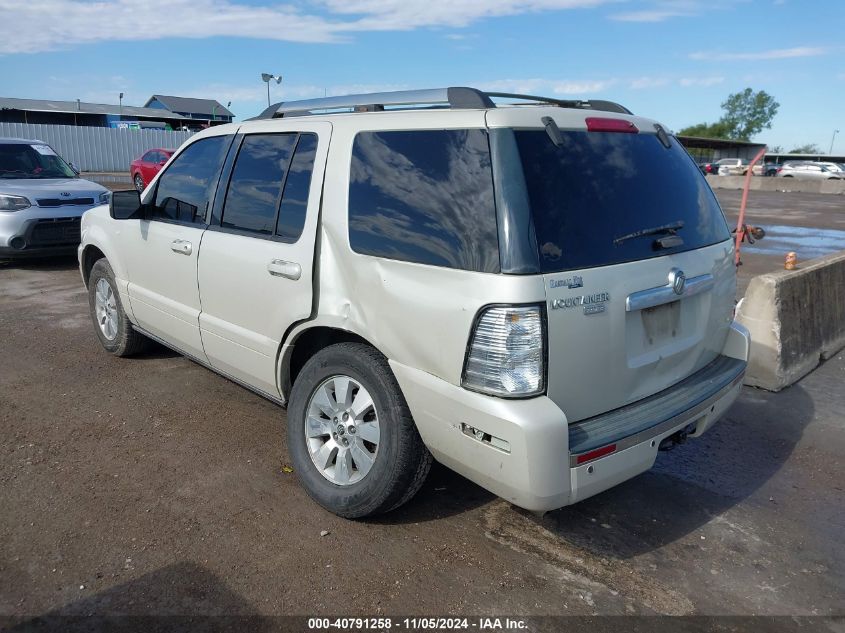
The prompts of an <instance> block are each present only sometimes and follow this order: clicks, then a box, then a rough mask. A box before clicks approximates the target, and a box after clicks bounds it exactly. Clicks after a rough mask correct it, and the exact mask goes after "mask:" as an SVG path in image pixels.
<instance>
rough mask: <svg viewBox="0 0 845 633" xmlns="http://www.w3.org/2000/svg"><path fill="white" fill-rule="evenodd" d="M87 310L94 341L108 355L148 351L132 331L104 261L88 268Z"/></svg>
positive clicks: (115, 285)
mask: <svg viewBox="0 0 845 633" xmlns="http://www.w3.org/2000/svg"><path fill="white" fill-rule="evenodd" d="M98 294H99V297H98ZM106 306H108V307H106ZM88 309H89V310H90V312H91V320H92V321H93V322H94V331H95V332H96V333H97V338H99V339H100V343H101V344H102V346H103V348H104V349H105V350H106V351H107V352H109V353H110V354H114V355H115V356H131V355H132V354H137V353H138V352H141V351H143V350H144V349H146V348H147V346H148V344H149V339H148V338H147V337H145V336H144V335H143V334H140V333H138V332H137V331H135V330H134V329H133V328H132V323H130V321H129V318H128V317H127V316H126V312H125V311H124V309H123V304H122V303H121V302H120V295H119V294H118V292H117V284H116V283H115V280H114V271H112V269H111V266H110V265H109V263H108V261H106V259H105V258H102V259H98V260H97V261H96V262H95V263H94V266H93V267H92V268H91V274H90V275H89V277H88ZM104 310H105V312H104ZM112 317H113V318H112ZM109 324H110V325H109Z"/></svg>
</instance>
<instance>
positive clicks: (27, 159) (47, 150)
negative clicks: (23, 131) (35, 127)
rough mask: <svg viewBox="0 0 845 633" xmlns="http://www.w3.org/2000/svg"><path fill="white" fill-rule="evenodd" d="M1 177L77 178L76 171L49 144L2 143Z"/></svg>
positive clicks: (0, 154)
mask: <svg viewBox="0 0 845 633" xmlns="http://www.w3.org/2000/svg"><path fill="white" fill-rule="evenodd" d="M0 178H8V179H14V178H76V173H74V171H73V170H72V169H71V168H70V167H69V166H68V164H67V163H65V161H64V160H62V158H61V157H60V156H59V155H58V154H56V152H55V151H53V148H52V147H50V146H49V145H43V144H41V143H35V144H33V145H29V144H24V143H9V144H2V145H0Z"/></svg>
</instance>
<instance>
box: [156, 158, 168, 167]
mask: <svg viewBox="0 0 845 633" xmlns="http://www.w3.org/2000/svg"><path fill="white" fill-rule="evenodd" d="M166 164H167V159H164V160H160V161H159V162H158V165H159V167H164V166H165V165H166Z"/></svg>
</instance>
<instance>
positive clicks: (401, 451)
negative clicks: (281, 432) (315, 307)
mask: <svg viewBox="0 0 845 633" xmlns="http://www.w3.org/2000/svg"><path fill="white" fill-rule="evenodd" d="M287 432H288V450H289V451H290V455H291V460H292V461H293V464H294V468H295V470H296V473H297V475H298V477H299V480H300V482H301V483H302V485H303V487H304V488H305V490H306V491H307V492H308V494H309V496H311V498H312V499H314V500H315V501H316V502H317V503H319V504H320V505H321V506H323V507H324V508H326V509H327V510H329V511H330V512H334V513H335V514H337V515H340V516H342V517H346V518H359V517H364V516H368V515H371V514H378V513H380V512H387V511H388V510H392V509H393V508H396V507H398V506H400V505H402V504H403V503H405V502H406V501H408V500H409V499H410V498H411V497H413V496H414V494H415V493H416V492H417V491H418V490H419V488H420V486H422V484H423V482H424V481H425V477H426V475H427V474H428V471H429V468H430V467H431V460H432V458H431V454H430V453H429V452H428V449H426V447H425V445H424V444H423V442H422V439H421V438H420V436H419V433H418V432H417V429H416V426H415V424H414V421H413V418H412V417H411V412H410V410H409V409H408V405H407V403H406V402H405V398H404V397H403V396H402V392H401V391H400V389H399V385H398V383H397V382H396V378H395V377H394V376H393V372H391V370H390V367H389V365H388V364H387V361H386V359H385V358H384V356H382V355H381V354H380V353H379V352H378V351H376V350H375V349H373V348H372V347H370V346H368V345H365V344H362V343H340V344H337V345H332V346H329V347H327V348H325V349H323V350H321V351H320V352H318V353H317V354H315V355H314V356H313V357H312V358H311V359H310V360H309V361H308V362H307V363H306V364H305V366H304V367H303V368H302V371H301V372H300V373H299V375H298V376H297V378H296V381H295V382H294V385H293V389H292V390H291V398H290V403H289V406H288V429H287Z"/></svg>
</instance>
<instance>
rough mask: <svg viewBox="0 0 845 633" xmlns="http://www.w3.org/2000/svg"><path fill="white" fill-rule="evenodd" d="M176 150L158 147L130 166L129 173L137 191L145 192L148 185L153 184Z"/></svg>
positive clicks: (145, 153) (148, 151)
mask: <svg viewBox="0 0 845 633" xmlns="http://www.w3.org/2000/svg"><path fill="white" fill-rule="evenodd" d="M174 152H176V150H175V149H164V148H161V147H156V148H155V149H150V150H147V151H146V152H144V154H143V155H142V156H140V157H139V158H136V159H135V160H133V161H132V162H131V163H130V164H129V173H130V175H131V176H132V183H133V184H134V185H135V189H137V190H138V191H143V190H144V187H146V186H147V184H148V183H150V182H152V180H153V178H155V176H156V174H157V173H158V172H159V171H160V170H161V168H162V167H164V166H165V165H166V164H167V161H168V160H170V157H171V156H173V154H174Z"/></svg>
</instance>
